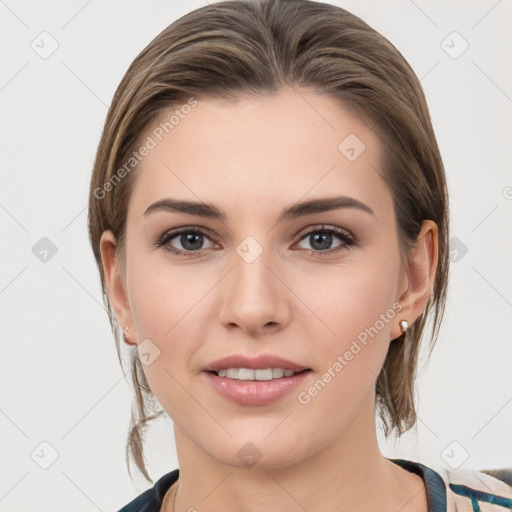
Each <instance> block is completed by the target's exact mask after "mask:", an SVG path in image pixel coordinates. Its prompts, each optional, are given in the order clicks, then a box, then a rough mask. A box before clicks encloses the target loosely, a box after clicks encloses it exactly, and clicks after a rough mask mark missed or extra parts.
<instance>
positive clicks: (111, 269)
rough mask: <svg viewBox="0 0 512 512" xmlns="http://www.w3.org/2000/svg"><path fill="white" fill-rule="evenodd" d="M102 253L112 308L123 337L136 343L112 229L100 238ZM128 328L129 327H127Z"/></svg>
mask: <svg viewBox="0 0 512 512" xmlns="http://www.w3.org/2000/svg"><path fill="white" fill-rule="evenodd" d="M100 253H101V261H102V265H103V272H104V275H105V282H106V285H107V288H108V297H109V301H110V305H111V307H112V310H113V311H114V313H115V315H116V317H117V321H118V323H119V325H120V326H121V331H122V332H123V338H124V341H125V343H127V344H128V345H135V344H136V343H135V342H133V341H132V340H131V337H130V336H129V334H128V333H129V331H130V330H131V328H130V326H131V325H132V316H131V311H130V308H129V301H128V297H127V294H126V289H125V283H124V276H123V275H122V270H121V269H120V268H119V265H118V263H117V261H116V239H115V237H114V234H113V233H112V231H110V230H109V231H104V232H103V234H102V235H101V239H100ZM127 328H128V329H127Z"/></svg>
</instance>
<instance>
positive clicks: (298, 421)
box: [101, 89, 438, 512]
mask: <svg viewBox="0 0 512 512" xmlns="http://www.w3.org/2000/svg"><path fill="white" fill-rule="evenodd" d="M168 117H169V114H168V113H167V114H166V115H165V116H163V117H162V119H168ZM159 122H160V120H158V121H157V123H155V125H154V126H156V125H158V123H159ZM154 126H152V127H150V128H149V129H148V131H147V133H146V134H144V136H143V138H142V140H144V139H145V137H146V136H147V135H149V134H151V130H152V129H153V128H154ZM349 134H356V135H357V137H358V138H359V139H360V140H361V141H363V142H364V144H365V146H366V149H365V151H363V153H362V154H361V155H360V156H359V157H358V158H357V159H356V160H354V161H349V160H348V159H347V158H346V157H345V155H344V154H342V153H341V152H340V151H339V150H338V146H339V144H340V142H341V141H343V140H344V139H345V138H346V137H347V136H348V135H349ZM381 155H382V148H381V147H380V142H379V140H378V138H377V136H376V134H375V133H374V132H373V131H372V130H371V129H370V128H369V127H368V126H367V125H366V124H365V123H364V122H363V121H362V120H361V119H359V118H356V117H354V116H353V115H351V114H350V113H349V112H348V111H347V110H345V109H344V108H343V106H342V105H340V104H339V102H337V101H335V100H334V99H333V98H331V97H330V96H328V95H323V94H319V93H317V92H314V91H311V90H306V89H302V90H301V91H300V94H298V93H297V92H296V91H294V90H291V89H282V90H281V91H280V92H279V93H278V94H277V95H274V96H267V97H264V98H258V99H254V98H251V99H249V98H243V99H239V100H238V101H236V102H233V101H231V102H225V101H221V100H208V99H200V100H199V101H198V105H197V106H196V107H195V108H193V109H192V111H191V112H190V113H189V114H188V115H187V116H186V117H185V118H184V119H182V120H180V123H179V125H177V126H175V127H174V129H173V130H172V131H170V132H169V134H168V135H167V136H166V137H165V138H164V139H163V140H162V141H161V142H160V143H159V144H158V145H157V146H156V147H155V148H154V149H152V150H151V151H150V153H149V154H148V155H147V156H146V157H145V158H144V159H143V161H142V162H141V163H140V164H139V167H138V168H137V170H136V171H134V172H137V176H136V181H135V186H134V189H133V192H132V195H131V198H130V202H129V207H128V217H127V231H126V261H125V265H126V268H121V267H119V266H118V265H116V262H115V238H114V236H113V235H112V233H111V232H110V231H106V232H105V233H103V236H102V239H101V254H102V259H103V266H104V269H105V274H106V279H107V284H108V288H109V296H110V301H111V305H112V307H113V309H114V311H115V313H116V315H117V318H118V320H119V323H120V324H121V325H122V326H123V328H124V327H125V326H129V336H128V338H127V343H130V344H135V343H140V342H141V341H142V340H144V339H150V340H151V343H153V344H154V345H152V346H156V347H158V350H159V351H160V354H159V356H158V357H157V358H156V359H155V360H154V361H153V362H152V363H151V364H150V365H148V366H144V371H145V374H146V377H147V380H148V382H149V384H150V386H151V389H152V391H153V393H154V394H155V396H156V398H157V400H158V401H159V403H160V404H161V405H162V407H163V408H164V409H165V411H166V412H167V413H168V415H169V416H170V417H171V418H172V420H173V422H174V431H175V441H176V447H177V454H178V460H179V467H180V478H179V489H178V492H177V494H176V502H175V510H178V511H185V510H188V509H189V508H190V507H195V508H197V509H198V510H201V511H209V512H216V511H223V512H226V511H235V510H244V511H249V512H250V511H261V510H265V511H270V512H272V511H283V510H287V511H288V510H289V511H295V510H297V511H303V510H304V509H305V510H307V511H308V512H316V511H320V510H322V511H325V510H328V511H331V510H336V511H342V512H344V511H347V512H348V511H353V510H380V511H387V510H389V511H390V512H391V511H393V512H398V511H399V510H400V511H401V512H411V511H415V512H419V511H421V512H425V511H426V510H427V501H426V493H425V488H424V485H423V481H422V479H421V478H420V477H419V476H417V475H415V474H413V473H410V472H408V471H406V470H404V469H402V468H401V467H399V466H398V465H396V464H394V463H392V462H391V461H389V460H388V459H386V458H385V457H384V456H383V455H382V453H381V452H380V449H379V445H378V442H377V436H376V424H375V415H374V409H375V398H374V396H375V381H376V378H377V376H378V374H379V372H380V369H381V368H382V365H383V363H384V360H385V357H386V353H387V350H388V346H389V343H390V340H392V339H394V338H397V337H399V336H400V334H401V330H400V326H399V322H400V320H403V319H405V320H407V321H408V322H409V325H412V323H413V322H414V321H415V320H416V318H418V316H419V315H420V314H421V312H422V311H423V309H424V308H425V306H426V303H427V300H428V297H429V295H430V293H431V290H432V285H433V279H434V276H435V270H436V265H437V251H438V248H437V229H436V225H435V224H434V223H433V222H431V221H425V222H424V223H423V225H422V229H421V231H420V234H419V236H418V240H417V242H416V245H415V246H414V248H413V249H412V250H411V251H410V253H409V255H408V256H409V258H408V261H407V259H405V260H404V259H402V258H401V257H400V256H401V255H400V251H399V244H398V234H397V229H396V221H395V215H394V209H393V201H392V197H391V192H390V189H389V187H388V185H387V183H386V182H385V181H384V180H383V178H382V176H381V171H382V169H381V168H380V160H381ZM338 194H344V195H347V196H350V197H353V198H356V199H357V200H359V201H361V202H363V203H365V204H366V205H368V206H369V207H370V208H371V209H372V210H373V212H374V214H369V213H367V212H365V211H362V210H360V209H357V208H342V209H338V210H333V211H329V212H323V213H316V214H311V215H308V216H307V217H303V218H298V219H293V220H289V221H288V220H287V221H282V222H280V223H277V218H278V216H279V214H280V212H281V210H282V209H283V208H285V207H287V206H289V205H292V204H294V203H297V202H299V201H304V200H308V199H313V198H319V197H332V196H334V195H338ZM165 197H173V198H180V199H186V200H192V201H204V202H207V203H213V204H214V205H216V206H217V207H218V208H220V209H222V210H224V211H225V212H226V215H227V217H226V220H224V221H220V220H217V219H208V218H201V217H197V216H192V215H190V214H184V213H176V212H174V213H173V212H168V211H167V212H166V211H159V212H155V213H153V214H152V215H149V216H144V212H145V210H146V209H147V208H148V206H149V205H151V204H152V203H154V202H155V201H158V200H160V199H163V198H165ZM322 224H325V225H327V226H333V227H339V228H341V229H343V230H345V231H348V232H349V233H350V234H351V235H352V236H353V237H354V238H355V239H356V242H357V243H356V245H351V246H348V245H344V244H343V241H342V240H340V239H339V238H338V237H337V235H332V241H331V243H330V245H329V244H327V250H330V251H331V252H330V254H326V249H324V250H323V251H322V249H321V248H322V245H321V244H318V243H317V244H315V242H314V240H312V239H311V237H310V236H305V234H306V233H307V232H309V231H311V230H312V229H318V230H320V233H319V234H322V231H321V227H322ZM181 226H200V227H202V228H204V229H205V230H206V231H207V232H208V233H209V234H210V235H211V236H210V237H209V238H208V237H205V238H204V239H203V243H202V244H201V240H200V241H199V242H197V244H198V246H199V249H193V250H192V251H190V250H189V252H193V251H194V250H195V251H196V253H199V254H195V253H194V254H193V256H192V257H180V256H176V255H173V254H172V253H170V252H169V251H166V250H165V248H164V247H160V248H158V247H156V246H155V245H154V242H155V240H157V239H158V238H159V237H160V236H161V235H162V234H164V233H165V232H166V231H169V230H171V229H175V228H178V227H181ZM247 236H251V237H253V238H254V239H255V240H256V241H257V243H258V244H259V245H260V246H261V248H262V250H263V252H262V254H261V255H260V256H259V257H258V258H257V259H256V260H255V261H254V262H252V263H250V264H249V263H247V261H245V260H244V259H243V258H242V257H240V256H239V254H238V253H237V252H236V248H237V247H238V246H239V244H240V243H241V242H242V241H243V240H244V239H245V238H246V237H247ZM182 241H183V238H181V240H180V236H177V237H175V238H173V239H172V241H169V242H168V243H167V245H168V246H169V245H172V246H173V247H175V248H176V249H179V250H185V247H184V246H183V245H182ZM340 246H341V247H342V250H340V251H338V252H332V251H333V250H334V249H336V248H338V247H340ZM187 247H190V246H187ZM398 303H399V304H401V306H402V309H401V311H400V313H399V314H397V315H396V316H394V318H392V319H391V320H389V321H388V322H387V323H385V325H384V327H383V328H382V329H381V330H380V331H379V332H378V334H377V335H375V336H374V337H373V338H371V339H370V341H369V342H368V344H367V345H366V346H364V348H363V349H362V350H361V351H360V352H359V353H358V354H357V356H355V357H354V358H353V359H352V360H351V361H349V363H348V364H347V365H346V366H345V367H344V368H343V370H342V371H341V372H339V373H337V374H336V377H335V378H333V379H332V380H331V381H330V382H329V383H328V384H327V385H326V386H325V387H324V388H323V389H322V390H321V392H320V393H318V394H317V395H316V396H315V397H314V398H312V399H311V401H310V402H309V403H308V404H301V403H300V402H299V401H298V399H297V393H298V392H299V391H301V390H307V389H308V387H310V386H311V385H312V384H313V383H314V382H316V381H317V380H318V379H319V378H321V376H322V374H324V372H325V371H327V369H328V368H329V367H332V365H333V363H334V362H335V361H336V360H337V357H338V355H340V354H344V353H345V351H346V350H348V349H349V348H350V345H351V343H352V341H353V340H354V339H356V338H357V336H358V334H359V333H361V332H362V331H364V329H365V328H367V327H369V326H373V325H375V323H376V321H377V320H378V319H379V315H381V314H383V313H385V312H386V311H387V310H388V309H389V308H391V307H392V305H393V304H398ZM233 353H245V354H248V355H251V356H253V355H257V354H263V353H265V354H275V355H278V356H281V357H284V358H286V359H290V360H292V361H295V362H298V363H301V364H304V365H306V366H308V367H309V368H311V369H312V371H311V373H310V374H309V375H308V376H307V378H306V381H305V382H304V385H303V386H301V388H300V389H298V390H296V391H293V392H291V393H289V394H288V395H286V396H285V397H283V398H281V399H280V400H278V401H277V402H274V403H271V404H269V405H265V406H245V405H240V404H236V403H233V402H231V401H229V400H227V399H226V398H224V397H223V396H220V395H219V394H217V392H216V391H214V390H213V389H212V388H211V387H210V386H209V384H208V383H207V381H206V380H205V378H204V374H203V373H202V371H201V370H202V368H203V367H204V366H205V365H206V364H207V363H209V362H211V361H213V360H215V359H218V358H220V357H224V356H227V355H230V354H233ZM248 442H251V443H252V444H254V445H255V446H256V447H257V449H258V450H259V452H260V454H261V458H260V459H259V461H258V462H257V463H256V464H255V465H254V466H252V467H251V468H249V467H247V466H245V465H244V463H243V462H242V461H241V460H240V459H239V458H238V456H237V453H238V452H239V450H240V449H241V448H242V447H244V446H245V445H246V443H248ZM175 489H176V486H174V488H173V489H170V490H169V493H168V494H167V496H166V500H165V503H164V506H163V508H162V510H166V511H167V510H169V511H170V510H172V500H173V499H174V495H173V491H174V490H175Z"/></svg>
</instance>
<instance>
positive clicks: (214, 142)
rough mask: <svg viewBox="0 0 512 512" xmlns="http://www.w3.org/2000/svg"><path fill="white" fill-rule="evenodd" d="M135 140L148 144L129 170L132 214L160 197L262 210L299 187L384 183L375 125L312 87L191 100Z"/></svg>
mask: <svg viewBox="0 0 512 512" xmlns="http://www.w3.org/2000/svg"><path fill="white" fill-rule="evenodd" d="M184 105H185V104H184ZM140 140H141V143H142V144H146V145H147V146H148V147H149V146H151V149H150V150H149V151H148V152H147V154H146V156H144V157H143V158H142V159H141V161H140V163H139V164H138V167H137V168H136V170H135V173H136V174H137V176H136V180H135V184H134V188H133V191H132V197H131V199H130V208H129V210H130V211H131V212H132V214H136V215H137V216H138V217H139V216H141V215H142V214H143V212H144V210H145V208H147V206H148V205H149V204H150V203H152V202H154V201H156V200H158V199H161V198H163V197H166V196H174V197H179V198H181V199H185V198H186V199H190V200H195V201H198V200H203V201H206V202H215V203H217V202H218V203H221V204H219V206H221V207H222V209H225V210H229V208H230V207H232V208H235V207H244V208H250V207H251V206H252V207H254V208H255V207H256V206H258V207H259V208H260V210H259V211H261V207H267V206H268V207H269V208H271V207H272V206H273V205H274V204H276V202H285V203H286V204H288V203H289V202H293V201H298V200H299V199H301V198H303V197H305V196H311V197H314V196H325V195H329V194H333V193H334V192H337V193H340V194H347V195H355V196H359V197H358V198H359V199H362V200H364V199H365V200H366V201H369V200H371V199H372V198H371V196H372V195H374V196H376V195H378V194H381V195H382V193H384V192H387V191H386V189H387V185H386V183H385V182H384V181H383V180H382V178H381V176H380V174H381V164H380V160H381V148H380V143H379V140H378V138H377V136H376V134H375V133H374V132H373V131H372V130H371V128H370V127H369V126H368V125H367V124H366V122H365V121H364V120H363V119H362V118H358V117H356V116H355V115H354V114H351V113H350V112H349V111H348V110H347V109H346V108H345V107H344V106H343V105H342V104H341V103H340V102H339V101H337V100H336V99H334V98H332V97H330V96H328V95H324V94H319V93H316V92H313V91H310V90H305V89H301V90H300V91H299V90H293V89H284V90H281V91H280V92H279V93H278V94H275V95H272V96H265V97H261V98H247V97H244V98H240V99H239V100H237V101H225V100H217V99H197V103H196V104H195V106H192V107H188V108H184V107H183V108H180V106H175V107H173V108H172V109H170V110H168V111H166V112H164V113H163V114H162V115H161V116H160V117H159V118H158V120H157V121H155V122H154V123H153V124H152V125H151V126H149V127H148V129H147V130H146V132H145V133H144V134H143V136H142V137H141V139H140ZM305 198H306V199H307V197H305Z"/></svg>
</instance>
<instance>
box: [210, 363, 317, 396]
mask: <svg viewBox="0 0 512 512" xmlns="http://www.w3.org/2000/svg"><path fill="white" fill-rule="evenodd" d="M285 372H286V373H285ZM312 373H313V372H312V370H311V369H309V368H307V369H304V370H301V371H294V370H290V369H287V370H285V369H283V368H279V367H274V368H258V369H254V368H221V369H219V370H210V371H205V372H203V375H204V376H205V378H206V382H207V384H208V385H209V386H210V387H211V389H212V390H214V391H215V392H216V393H217V394H218V395H219V396H220V397H222V398H223V399H225V400H226V399H227V400H228V401H229V402H231V403H235V404H237V405H243V406H267V405H270V404H272V403H274V402H278V401H280V400H284V399H285V398H286V397H287V396H288V397H290V395H293V393H292V392H293V391H294V390H296V389H297V388H298V387H299V386H302V387H305V386H306V385H307V384H308V382H307V381H308V379H309V376H310V375H312Z"/></svg>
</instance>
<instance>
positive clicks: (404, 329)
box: [400, 320, 409, 333]
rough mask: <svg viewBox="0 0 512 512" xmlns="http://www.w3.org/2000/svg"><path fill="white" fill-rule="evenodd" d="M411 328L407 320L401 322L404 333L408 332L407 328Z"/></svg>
mask: <svg viewBox="0 0 512 512" xmlns="http://www.w3.org/2000/svg"><path fill="white" fill-rule="evenodd" d="M408 327H409V323H408V322H407V320H400V329H402V332H403V333H405V332H407V328H408Z"/></svg>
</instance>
